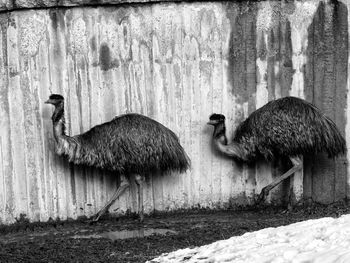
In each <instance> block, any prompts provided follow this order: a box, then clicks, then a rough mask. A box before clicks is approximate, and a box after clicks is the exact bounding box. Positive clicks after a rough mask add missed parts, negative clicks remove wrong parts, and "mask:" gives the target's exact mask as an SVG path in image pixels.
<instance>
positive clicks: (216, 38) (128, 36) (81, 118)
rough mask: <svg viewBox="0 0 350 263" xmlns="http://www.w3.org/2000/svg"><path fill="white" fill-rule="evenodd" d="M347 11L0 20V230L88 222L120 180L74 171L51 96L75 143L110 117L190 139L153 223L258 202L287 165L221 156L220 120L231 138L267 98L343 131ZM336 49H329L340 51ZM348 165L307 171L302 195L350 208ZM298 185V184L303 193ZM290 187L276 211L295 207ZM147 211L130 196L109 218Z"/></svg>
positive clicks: (111, 10) (317, 5)
mask: <svg viewBox="0 0 350 263" xmlns="http://www.w3.org/2000/svg"><path fill="white" fill-rule="evenodd" d="M348 17H349V14H348V8H347V6H346V5H345V4H343V3H342V2H339V3H338V2H337V3H325V2H323V1H304V2H298V1H295V2H288V3H285V2H280V1H265V2H253V3H252V2H249V3H248V2H242V3H234V2H215V3H210V2H203V3H200V2H197V3H157V4H149V5H129V6H128V5H125V6H123V7H120V6H116V7H98V8H88V7H85V8H73V9H52V10H35V11H33V10H31V11H21V12H12V13H2V14H1V15H0V32H1V34H0V37H1V39H0V74H1V78H0V80H1V86H0V125H1V129H0V223H5V224H8V223H12V222H14V221H15V219H16V218H19V217H20V215H21V214H24V215H26V216H27V217H28V218H29V219H30V220H32V221H39V220H40V221H46V220H48V219H49V218H53V219H56V218H61V219H66V218H77V217H78V216H83V215H85V216H91V215H93V214H94V213H95V212H97V211H98V210H99V208H101V207H102V206H103V205H104V203H105V202H106V201H107V200H108V198H109V197H110V196H111V195H112V193H113V191H114V190H115V188H116V187H117V186H118V185H119V184H120V180H121V179H120V178H119V176H117V175H115V174H113V173H111V172H106V171H101V170H98V169H90V168H87V167H78V166H75V165H72V164H68V162H67V161H66V160H65V159H64V158H61V157H58V156H56V154H55V152H54V139H53V134H52V123H51V119H50V117H51V114H52V108H51V107H50V106H47V105H44V104H43V103H44V101H45V100H46V99H47V98H48V96H49V95H50V94H51V93H60V94H62V95H63V96H64V97H65V99H66V121H67V132H68V133H69V134H71V135H75V134H79V133H81V132H84V131H86V130H88V129H89V128H91V127H93V126H95V125H97V124H100V123H102V122H105V121H109V120H110V119H112V118H113V117H114V116H116V115H119V114H123V113H127V112H138V113H142V114H145V115H147V116H150V117H152V118H154V119H156V120H158V121H160V122H161V123H163V124H164V125H166V126H167V127H169V128H170V129H172V130H173V131H174V132H175V133H176V134H177V135H178V136H179V138H180V141H181V143H182V145H183V146H184V148H185V150H186V152H187V153H188V154H189V155H190V158H191V160H192V168H191V170H190V171H187V172H186V173H183V174H178V173H172V174H166V175H159V174H154V175H151V176H149V177H147V179H146V183H145V185H146V187H145V189H144V192H143V195H144V200H145V201H144V202H145V203H144V206H145V210H146V212H151V211H153V210H163V211H167V210H173V209H179V208H192V207H198V206H199V207H209V208H217V207H228V206H237V205H248V204H252V203H253V198H254V194H256V193H259V192H260V190H261V189H262V188H263V187H264V186H265V185H266V184H268V183H269V182H271V180H273V178H275V177H276V176H279V175H280V174H282V173H283V172H285V171H286V170H287V169H289V167H290V164H289V163H288V162H286V161H285V160H283V161H279V162H276V163H272V164H268V163H264V162H261V163H257V164H255V165H250V166H248V165H240V164H238V163H235V162H234V161H233V160H231V159H229V158H226V157H224V156H222V155H220V154H218V153H217V152H216V151H215V150H214V149H213V147H212V144H211V136H212V127H209V126H208V125H206V122H207V121H208V117H209V115H210V114H211V113H213V112H216V113H223V114H225V115H226V124H227V135H228V137H229V138H232V135H233V132H234V130H235V128H236V127H237V126H238V125H239V123H240V122H241V121H243V120H244V119H245V118H246V117H247V116H248V115H249V114H250V113H251V112H253V111H254V110H255V109H257V108H259V107H261V106H263V105H264V104H265V103H267V102H268V101H269V100H272V99H276V98H280V97H284V96H288V95H295V96H299V97H304V98H306V99H307V100H308V101H311V102H313V103H315V104H316V105H317V106H318V107H320V108H321V109H322V110H323V111H324V112H325V114H326V115H327V116H329V117H331V118H332V119H333V120H334V121H335V122H336V123H337V125H338V127H339V128H340V129H341V131H342V132H343V133H344V135H346V137H347V139H348V138H349V132H348V130H349V129H347V133H345V131H346V129H345V127H346V125H348V124H347V123H348V122H347V121H346V119H347V116H348V115H349V114H350V113H349V111H348V108H347V104H348V99H347V97H346V91H347V89H348V87H347V85H349V83H348V72H347V65H348V58H349V56H348V41H349V34H348V30H349V29H348V19H349V18H348ZM330 43H333V44H334V45H333V44H330ZM346 163H347V159H346V158H340V159H336V160H335V161H333V160H328V159H327V158H326V156H323V155H320V156H317V157H316V158H309V157H308V156H306V158H305V159H304V164H305V165H304V196H306V197H308V198H313V199H314V200H316V201H320V202H325V203H327V202H332V201H334V200H338V199H341V198H344V197H345V196H349V176H348V175H347V169H348V168H347V165H346ZM297 185H298V186H301V182H298V183H297ZM287 191H288V183H284V184H282V185H281V186H279V187H277V188H276V189H274V191H273V192H272V194H271V196H270V197H269V201H271V202H273V203H281V202H284V201H285V199H286V193H287ZM136 209H137V200H136V186H135V185H133V186H132V187H131V188H130V189H129V190H127V191H126V192H125V193H124V195H123V196H121V197H120V198H119V199H118V200H117V201H116V203H115V204H114V205H113V206H112V207H111V209H110V211H111V212H114V211H117V212H120V213H125V212H127V211H131V212H134V211H136Z"/></svg>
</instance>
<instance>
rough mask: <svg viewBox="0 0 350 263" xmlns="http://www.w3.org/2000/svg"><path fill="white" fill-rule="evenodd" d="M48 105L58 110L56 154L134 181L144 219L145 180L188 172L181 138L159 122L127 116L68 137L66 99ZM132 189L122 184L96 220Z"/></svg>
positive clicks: (58, 98)
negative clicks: (127, 189) (127, 190)
mask: <svg viewBox="0 0 350 263" xmlns="http://www.w3.org/2000/svg"><path fill="white" fill-rule="evenodd" d="M46 103H50V104H52V105H54V106H55V111H54V113H53V115H52V121H53V128H54V137H55V141H56V152H57V154H59V155H63V156H66V157H67V158H68V160H69V161H70V162H72V163H75V164H83V165H88V166H93V167H98V168H102V169H107V170H110V171H114V172H116V174H119V175H123V176H125V177H127V178H128V180H129V179H130V178H133V177H134V175H135V179H136V183H137V185H138V186H139V213H140V218H141V220H142V219H143V206H142V203H143V200H142V195H141V194H140V193H142V184H143V180H144V176H145V175H146V174H151V173H155V172H160V173H166V172H169V171H180V172H183V171H185V170H187V169H188V168H189V166H190V161H189V158H188V156H187V154H186V153H185V151H184V149H183V148H182V146H181V144H180V142H179V139H178V137H177V136H176V135H175V134H174V133H173V132H172V131H171V130H169V129H168V128H166V127H165V126H163V125H162V124H160V123H159V122H157V121H155V120H153V119H151V118H148V117H146V116H143V115H140V114H124V115H121V116H117V117H115V118H114V119H113V120H111V121H110V122H106V123H103V124H101V125H97V126H95V127H93V128H92V129H90V130H89V131H87V132H85V133H83V134H80V135H76V136H72V137H70V136H68V135H66V133H65V120H64V99H63V97H62V96H61V95H58V94H52V95H51V96H50V98H49V100H48V101H47V102H46ZM128 186H129V183H128V182H127V181H124V182H122V183H121V190H120V189H119V190H117V192H116V194H115V195H114V196H113V198H112V199H113V200H110V202H109V203H108V204H107V205H106V206H105V207H104V208H103V209H102V210H101V211H100V212H99V213H98V214H97V216H96V220H98V218H99V217H100V216H101V215H102V214H103V213H104V212H105V211H106V210H107V209H108V208H109V207H110V206H111V205H112V204H113V202H114V200H115V199H116V198H117V197H118V196H119V195H120V194H121V193H122V192H123V191H124V190H125V189H126V188H127V187H128Z"/></svg>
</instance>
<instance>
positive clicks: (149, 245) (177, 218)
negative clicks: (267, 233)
mask: <svg viewBox="0 0 350 263" xmlns="http://www.w3.org/2000/svg"><path fill="white" fill-rule="evenodd" d="M348 213H350V206H349V205H347V204H346V203H345V202H342V203H335V204H332V205H328V206H324V205H316V204H313V205H311V206H308V207H299V208H297V209H295V210H294V211H291V212H286V211H285V210H283V209H282V208H276V207H275V208H266V209H259V210H246V211H230V210H226V211H203V210H200V211H199V210H196V211H187V212H177V213H171V214H158V215H157V214H155V215H153V216H149V217H146V218H145V222H144V223H143V224H141V223H139V222H138V221H137V220H135V219H131V218H119V219H116V218H109V219H104V220H101V221H100V222H98V223H96V224H94V225H91V224H88V223H87V222H85V221H72V222H68V221H64V222H51V223H45V224H44V223H41V224H18V225H16V226H12V227H11V226H10V227H2V228H0V233H1V235H0V262H118V263H120V262H145V261H146V260H149V259H152V258H154V257H157V256H159V255H160V254H162V253H165V252H170V251H173V250H177V249H180V248H185V247H194V246H201V245H205V244H209V243H212V242H214V241H217V240H221V239H227V238H229V237H231V236H235V235H242V234H244V233H245V232H251V231H255V230H259V229H262V228H266V227H277V226H281V225H287V224H291V223H294V222H298V221H303V220H307V219H313V218H320V217H326V216H332V217H338V216H340V215H342V214H348ZM120 237H123V238H120Z"/></svg>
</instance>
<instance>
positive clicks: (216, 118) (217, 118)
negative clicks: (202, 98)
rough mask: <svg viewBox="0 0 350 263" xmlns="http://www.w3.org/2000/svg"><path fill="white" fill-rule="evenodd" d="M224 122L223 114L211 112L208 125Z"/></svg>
mask: <svg viewBox="0 0 350 263" xmlns="http://www.w3.org/2000/svg"><path fill="white" fill-rule="evenodd" d="M224 122H225V116H224V115H223V114H216V113H213V114H212V115H211V116H210V117H209V122H208V124H209V125H213V126H216V125H218V124H220V123H224Z"/></svg>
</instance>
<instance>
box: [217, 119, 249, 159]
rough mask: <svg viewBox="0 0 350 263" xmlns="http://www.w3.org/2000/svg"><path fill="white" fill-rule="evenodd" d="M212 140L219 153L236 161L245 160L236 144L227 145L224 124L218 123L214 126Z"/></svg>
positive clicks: (240, 148)
mask: <svg viewBox="0 0 350 263" xmlns="http://www.w3.org/2000/svg"><path fill="white" fill-rule="evenodd" d="M213 139H214V144H215V146H216V148H217V149H218V150H219V151H220V152H221V153H223V154H225V155H227V156H230V157H233V158H235V159H237V160H241V161H245V160H246V158H245V155H244V153H243V152H244V151H243V150H242V147H241V146H240V145H239V144H238V143H236V142H231V143H230V144H227V137H226V127H225V124H224V123H220V124H218V125H216V126H215V130H214V134H213Z"/></svg>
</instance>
